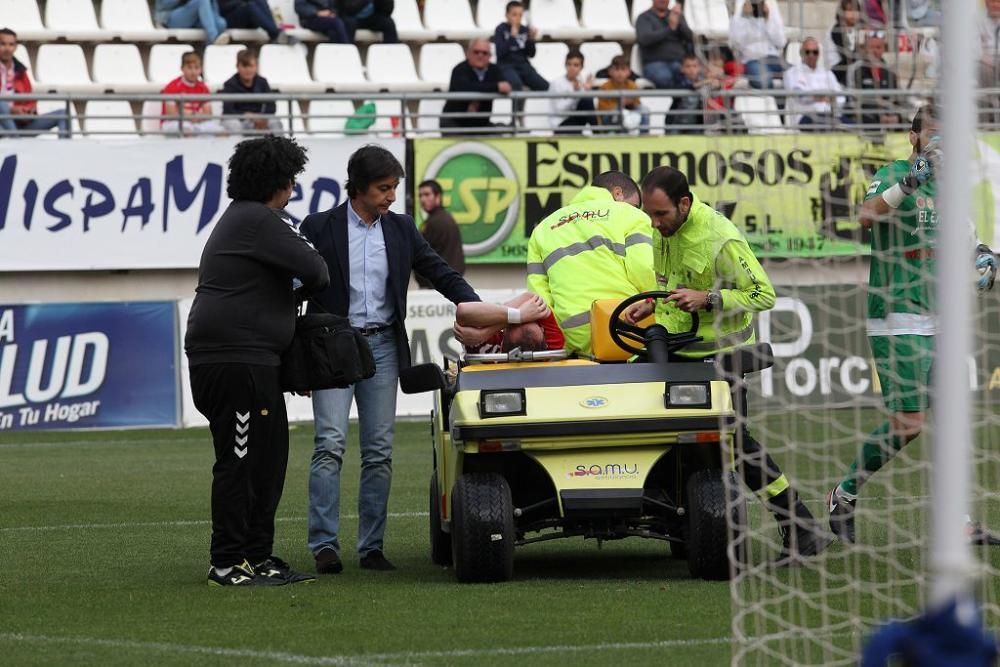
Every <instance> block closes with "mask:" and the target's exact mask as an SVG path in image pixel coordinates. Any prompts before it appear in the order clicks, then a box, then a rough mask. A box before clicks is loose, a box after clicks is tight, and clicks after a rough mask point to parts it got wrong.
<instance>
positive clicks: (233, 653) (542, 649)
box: [0, 632, 730, 665]
mask: <svg viewBox="0 0 1000 667" xmlns="http://www.w3.org/2000/svg"><path fill="white" fill-rule="evenodd" d="M0 642H23V643H31V644H79V645H86V646H102V647H107V648H115V649H133V650H139V651H150V652H160V653H174V654H184V653H188V654H199V655H208V656H218V657H232V658H249V659H255V660H267V661H271V662H282V663H289V664H299V665H374V664H379V665H385V664H387V663H388V664H392V663H399V662H402V664H407V665H412V664H419V662H420V661H424V660H442V659H448V658H486V657H491V656H493V657H499V656H529V655H542V654H546V653H582V652H594V651H605V652H613V651H635V650H652V649H663V648H680V647H685V646H707V645H713V644H728V643H729V642H730V638H729V637H708V638H705V639H664V640H660V641H648V642H613V643H605V644H573V645H549V646H516V647H498V648H482V649H454V650H446V651H407V652H398V653H370V654H360V655H325V656H312V655H303V654H298V653H285V652H280V651H253V650H250V649H232V648H222V647H216V646H198V645H188V644H173V643H168V642H144V641H135V640H130V639H100V638H96V637H54V636H49V635H29V634H22V633H13V632H5V633H0Z"/></svg>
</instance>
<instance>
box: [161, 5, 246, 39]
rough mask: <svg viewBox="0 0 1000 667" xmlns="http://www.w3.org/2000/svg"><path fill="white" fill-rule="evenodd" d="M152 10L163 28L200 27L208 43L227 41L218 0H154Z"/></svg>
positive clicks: (224, 21)
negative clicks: (206, 36)
mask: <svg viewBox="0 0 1000 667" xmlns="http://www.w3.org/2000/svg"><path fill="white" fill-rule="evenodd" d="M153 12H154V15H155V16H156V22H157V23H159V24H160V25H162V26H163V27H164V28H171V29H174V28H201V29H202V30H204V31H205V34H206V35H208V42H209V43H210V44H228V43H229V33H227V32H226V27H227V25H226V19H224V18H222V13H221V12H220V11H219V2H218V0H156V4H155V5H154V6H153Z"/></svg>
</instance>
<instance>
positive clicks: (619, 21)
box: [580, 0, 635, 43]
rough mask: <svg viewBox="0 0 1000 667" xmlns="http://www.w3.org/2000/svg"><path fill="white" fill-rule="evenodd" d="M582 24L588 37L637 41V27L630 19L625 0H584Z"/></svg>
mask: <svg viewBox="0 0 1000 667" xmlns="http://www.w3.org/2000/svg"><path fill="white" fill-rule="evenodd" d="M580 25H581V26H582V27H583V29H584V32H585V33H586V35H587V39H602V40H617V41H620V42H629V43H631V42H634V41H635V27H634V26H633V25H632V22H631V21H629V18H628V7H627V6H626V5H625V0H583V4H582V5H581V6H580Z"/></svg>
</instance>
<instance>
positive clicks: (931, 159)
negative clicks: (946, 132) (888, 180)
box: [900, 137, 944, 195]
mask: <svg viewBox="0 0 1000 667" xmlns="http://www.w3.org/2000/svg"><path fill="white" fill-rule="evenodd" d="M943 159H944V154H943V153H942V152H941V140H940V139H939V138H938V137H934V138H933V139H931V140H930V141H929V142H928V143H927V146H926V147H925V148H924V150H922V151H920V154H919V155H918V156H917V157H916V159H915V160H914V161H913V164H912V165H910V173H908V174H907V175H906V176H904V177H903V180H902V181H901V182H900V187H901V189H902V190H903V194H907V195H909V194H911V193H912V192H913V191H914V190H916V189H917V188H919V187H920V186H921V185H924V184H925V183H928V182H930V181H931V180H932V179H933V178H934V176H935V174H937V172H938V171H939V170H940V169H941V167H942V162H943Z"/></svg>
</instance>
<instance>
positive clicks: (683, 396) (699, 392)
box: [664, 382, 712, 408]
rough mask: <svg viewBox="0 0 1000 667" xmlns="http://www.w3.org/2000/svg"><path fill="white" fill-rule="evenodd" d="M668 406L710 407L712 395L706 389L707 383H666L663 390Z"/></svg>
mask: <svg viewBox="0 0 1000 667" xmlns="http://www.w3.org/2000/svg"><path fill="white" fill-rule="evenodd" d="M664 398H665V399H666V406H667V407H668V408H710V407H712V396H711V394H710V393H709V391H708V383H707V382H701V383H689V382H685V383H677V384H672V383H669V382H668V383H667V389H666V391H665V392H664Z"/></svg>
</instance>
